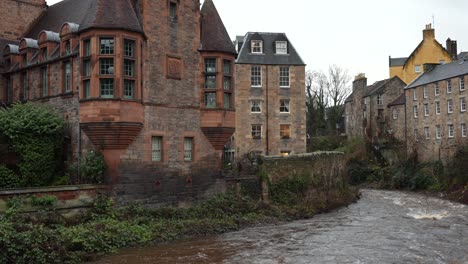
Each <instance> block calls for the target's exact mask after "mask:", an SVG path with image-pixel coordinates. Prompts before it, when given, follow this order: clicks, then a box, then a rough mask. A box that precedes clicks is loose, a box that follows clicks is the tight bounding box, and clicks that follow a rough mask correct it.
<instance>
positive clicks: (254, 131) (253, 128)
mask: <svg viewBox="0 0 468 264" xmlns="http://www.w3.org/2000/svg"><path fill="white" fill-rule="evenodd" d="M250 132H251V136H252V139H261V138H262V134H263V127H262V125H260V124H252V125H250Z"/></svg>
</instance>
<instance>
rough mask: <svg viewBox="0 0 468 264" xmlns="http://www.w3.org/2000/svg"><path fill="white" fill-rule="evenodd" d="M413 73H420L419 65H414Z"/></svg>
mask: <svg viewBox="0 0 468 264" xmlns="http://www.w3.org/2000/svg"><path fill="white" fill-rule="evenodd" d="M414 72H417V73H420V72H421V65H420V64H418V65H414Z"/></svg>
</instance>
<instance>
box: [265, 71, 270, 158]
mask: <svg viewBox="0 0 468 264" xmlns="http://www.w3.org/2000/svg"><path fill="white" fill-rule="evenodd" d="M265 71H266V73H265V75H266V78H265V85H266V151H265V155H266V156H269V155H270V140H269V130H270V127H269V118H270V117H269V116H270V115H269V114H268V110H269V107H268V65H266V70H265Z"/></svg>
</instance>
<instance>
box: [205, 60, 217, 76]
mask: <svg viewBox="0 0 468 264" xmlns="http://www.w3.org/2000/svg"><path fill="white" fill-rule="evenodd" d="M205 72H209V73H214V72H216V59H205Z"/></svg>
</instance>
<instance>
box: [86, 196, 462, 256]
mask: <svg viewBox="0 0 468 264" xmlns="http://www.w3.org/2000/svg"><path fill="white" fill-rule="evenodd" d="M95 263H100V264H104V263H112V264H119V263H128V264H130V263H131V264H134V263H135V264H136V263H138V264H140V263H171V264H172V263H182V264H189V263H197V264H198V263H201V264H204V263H236V264H237V263H239V264H241V263H242V264H244V263H259V264H270V263H271V264H277V263H291V264H293V263H294V264H296V263H353V264H354V263H356V264H357V263H452V264H468V206H466V205H462V204H457V203H452V202H449V201H445V200H441V199H436V198H428V197H425V196H423V195H419V194H413V193H403V192H393V191H376V190H363V191H362V198H361V200H360V201H359V202H358V203H356V204H352V205H350V206H349V207H346V208H342V209H340V210H337V211H334V212H332V213H327V214H321V215H317V216H316V217H314V218H312V219H308V220H302V221H295V222H291V223H288V224H284V225H277V226H263V227H255V228H248V229H244V230H241V231H238V232H232V233H226V234H223V235H217V236H209V237H203V238H197V239H191V240H185V241H179V242H175V243H170V244H167V245H158V246H154V247H148V248H139V249H127V250H121V251H119V252H118V253H116V254H114V255H111V256H109V257H106V258H104V259H101V260H99V261H97V262H95Z"/></svg>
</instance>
